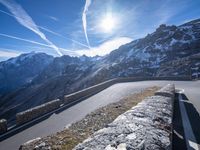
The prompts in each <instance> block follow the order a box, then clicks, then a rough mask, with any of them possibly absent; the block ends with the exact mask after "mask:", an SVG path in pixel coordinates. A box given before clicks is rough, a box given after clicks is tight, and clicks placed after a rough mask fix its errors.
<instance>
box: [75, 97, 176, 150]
mask: <svg viewBox="0 0 200 150" xmlns="http://www.w3.org/2000/svg"><path fill="white" fill-rule="evenodd" d="M172 107H173V99H172V98H171V97H165V96H152V97H148V98H146V99H145V100H144V101H142V102H141V103H139V104H138V105H137V106H135V107H133V108H132V109H131V110H129V111H127V112H125V113H124V114H122V115H120V116H119V117H117V118H116V119H115V120H114V121H113V122H112V123H111V124H109V125H108V127H107V128H104V129H101V130H99V131H97V132H96V133H95V134H93V135H92V136H91V137H90V138H88V139H86V140H85V141H84V142H83V143H81V144H79V145H77V146H76V147H75V148H74V150H94V149H95V150H103V149H107V150H119V149H121V150H126V149H127V150H130V149H149V150H150V149H170V148H171V141H170V137H171V134H172V132H171V131H172V115H173V114H172V109H173V108H172Z"/></svg>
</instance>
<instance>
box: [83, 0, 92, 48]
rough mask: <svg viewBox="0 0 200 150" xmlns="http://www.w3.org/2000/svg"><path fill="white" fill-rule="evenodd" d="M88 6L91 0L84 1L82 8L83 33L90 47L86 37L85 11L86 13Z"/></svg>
mask: <svg viewBox="0 0 200 150" xmlns="http://www.w3.org/2000/svg"><path fill="white" fill-rule="evenodd" d="M90 4H91V0H86V1H85V6H84V10H83V14H82V22H83V30H84V33H85V38H86V41H87V44H88V47H90V43H89V40H88V36H87V11H88V8H89V6H90Z"/></svg>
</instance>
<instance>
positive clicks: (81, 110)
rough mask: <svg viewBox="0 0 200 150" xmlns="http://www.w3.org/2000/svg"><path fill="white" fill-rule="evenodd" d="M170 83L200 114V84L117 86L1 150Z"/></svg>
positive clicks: (32, 129)
mask: <svg viewBox="0 0 200 150" xmlns="http://www.w3.org/2000/svg"><path fill="white" fill-rule="evenodd" d="M168 83H174V84H175V86H176V88H180V89H184V91H185V94H186V95H187V97H188V99H189V100H190V102H191V103H193V104H194V106H195V108H196V109H197V111H198V113H200V81H138V82H128V83H118V84H115V85H113V86H110V87H109V88H107V89H105V90H103V91H101V92H99V93H98V94H96V95H94V96H91V97H89V98H87V99H86V100H84V101H82V102H80V103H78V104H76V105H74V106H71V107H69V108H68V109H66V110H64V111H62V112H60V113H57V114H53V115H51V116H50V117H48V118H47V119H45V120H43V121H41V122H39V123H37V124H35V125H33V126H31V127H29V128H27V129H25V130H23V131H21V132H19V133H17V134H15V135H13V136H11V137H9V138H7V139H5V140H3V141H1V142H0V150H16V149H18V148H19V146H20V145H21V144H22V143H24V142H27V141H29V140H31V139H34V138H37V137H44V136H47V135H50V134H53V133H56V132H58V131H60V130H62V129H63V128H64V127H65V126H68V125H70V124H71V123H74V122H76V121H78V120H80V119H82V118H83V117H84V116H86V115H87V114H88V113H90V112H92V111H94V110H96V109H97V108H99V107H102V106H105V105H107V104H109V103H113V102H116V101H119V100H120V99H121V98H123V97H126V96H128V95H129V94H132V93H137V92H140V91H141V90H143V89H145V88H147V87H151V86H164V85H166V84H168Z"/></svg>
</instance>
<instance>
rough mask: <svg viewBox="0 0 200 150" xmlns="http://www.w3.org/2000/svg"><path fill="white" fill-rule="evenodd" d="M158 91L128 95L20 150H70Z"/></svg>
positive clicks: (151, 88) (152, 90)
mask: <svg viewBox="0 0 200 150" xmlns="http://www.w3.org/2000/svg"><path fill="white" fill-rule="evenodd" d="M158 89H159V87H150V88H147V89H144V90H143V91H141V92H140V93H136V94H130V95H129V96H128V97H126V98H123V99H121V100H120V101H118V102H116V103H111V104H109V105H107V106H104V107H101V108H99V109H97V110H95V111H94V112H92V113H90V114H88V115H87V116H85V118H83V119H82V120H80V121H78V122H76V123H73V124H71V125H70V126H69V127H68V128H66V129H64V130H63V131H60V132H58V133H56V134H54V135H50V136H47V137H44V138H38V139H36V140H33V141H31V142H28V143H25V144H24V145H23V146H21V147H20V149H22V150H30V149H40V150H41V149H42V150H47V149H51V150H71V149H73V148H74V147H75V146H76V145H77V144H78V143H81V142H82V141H83V140H85V139H86V138H88V137H89V136H90V135H92V134H93V133H94V132H95V131H97V130H99V129H102V128H104V127H106V126H107V125H108V124H109V123H111V122H112V121H113V120H115V118H117V116H119V115H120V114H122V113H124V112H126V111H127V110H129V109H131V108H132V107H133V106H135V105H137V103H139V102H141V101H142V100H143V99H144V98H145V97H147V96H152V95H154V92H155V91H157V90H158Z"/></svg>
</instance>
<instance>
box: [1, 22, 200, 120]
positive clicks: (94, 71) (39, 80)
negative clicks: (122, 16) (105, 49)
mask: <svg viewBox="0 0 200 150" xmlns="http://www.w3.org/2000/svg"><path fill="white" fill-rule="evenodd" d="M199 54H200V19H197V20H194V21H191V22H188V23H185V24H183V25H180V26H174V25H172V26H166V25H160V26H159V28H157V29H156V31H155V32H153V33H152V34H148V35H147V36H146V37H144V38H141V39H138V40H135V41H132V42H130V43H128V44H125V45H122V46H121V47H119V48H118V49H116V50H114V51H112V52H111V53H110V54H108V55H106V56H103V57H87V56H82V57H79V58H78V57H70V56H62V57H57V58H54V59H52V58H50V61H47V62H49V64H48V63H47V65H46V66H44V67H43V68H41V69H40V70H39V71H38V72H37V73H33V74H34V75H32V76H31V77H32V78H31V79H32V80H31V82H30V83H29V84H26V87H25V88H23V87H21V88H18V89H17V90H15V91H13V92H10V93H9V94H6V95H4V96H2V97H1V100H0V104H1V105H0V112H1V113H0V118H2V117H3V118H7V119H9V120H12V119H14V114H15V113H16V112H19V111H23V110H25V109H28V108H30V107H34V106H37V105H39V104H42V103H44V102H48V101H50V100H52V99H54V98H62V97H63V95H65V94H69V93H72V92H75V91H78V90H81V89H83V88H86V87H89V86H92V85H94V84H97V83H100V82H102V81H105V80H108V79H112V78H115V77H130V76H131V77H137V76H140V77H141V76H191V75H197V76H198V74H199V72H198V71H199V68H200V62H199V61H200V59H199V58H200V57H199ZM38 55H39V54H38ZM14 59H17V60H18V59H19V60H20V57H18V58H14ZM44 59H45V58H43V59H42V60H43V61H44V62H45V61H46V60H44ZM11 60H12V59H11ZM11 60H9V61H11ZM28 60H29V59H28ZM39 60H40V59H39ZM42 60H41V61H42ZM51 60H52V61H51ZM9 61H8V62H9ZM34 61H36V62H35V63H37V64H34V63H33V64H32V63H31V59H30V63H31V64H32V65H33V66H32V67H33V68H34V67H36V68H37V67H38V64H41V63H42V62H40V63H38V62H37V61H38V60H37V59H35V60H34ZM8 62H3V63H4V64H5V63H8ZM17 62H18V61H16V62H15V63H14V64H18V63H17ZM22 62H23V61H22ZM44 64H45V63H44ZM22 67H23V66H22ZM32 67H31V68H32ZM191 68H193V69H191ZM25 70H26V69H25ZM193 71H194V72H193ZM20 73H22V72H20ZM13 75H14V74H13ZM9 77H11V76H9ZM22 79H23V78H22ZM25 79H26V78H25V77H24V80H25ZM27 79H29V76H28V77H27ZM26 81H27V80H26ZM29 81H30V80H29ZM10 83H12V82H10ZM13 83H15V82H13ZM23 83H27V82H25V81H24V82H23ZM10 114H11V115H10Z"/></svg>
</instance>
